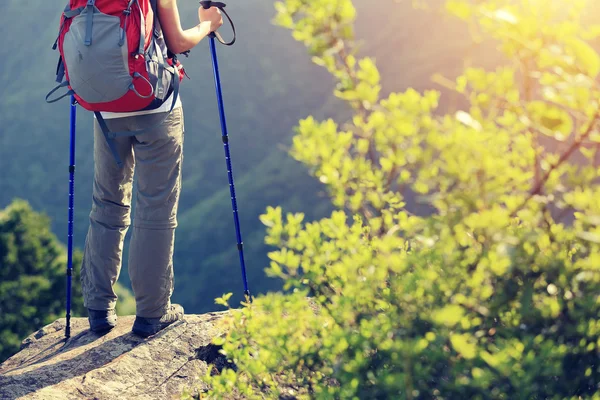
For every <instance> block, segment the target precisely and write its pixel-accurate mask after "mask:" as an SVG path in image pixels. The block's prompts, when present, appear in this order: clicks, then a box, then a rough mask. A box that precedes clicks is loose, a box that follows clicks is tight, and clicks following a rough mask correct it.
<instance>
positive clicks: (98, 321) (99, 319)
mask: <svg viewBox="0 0 600 400" xmlns="http://www.w3.org/2000/svg"><path fill="white" fill-rule="evenodd" d="M88 321H90V330H91V331H92V332H95V333H104V332H108V331H110V330H111V329H112V328H114V327H115V326H117V313H116V312H115V310H91V309H89V308H88Z"/></svg>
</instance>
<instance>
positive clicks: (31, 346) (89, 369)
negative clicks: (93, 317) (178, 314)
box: [0, 312, 226, 400]
mask: <svg viewBox="0 0 600 400" xmlns="http://www.w3.org/2000/svg"><path fill="white" fill-rule="evenodd" d="M225 314H226V312H224V313H209V314H204V315H186V316H185V321H182V322H179V323H176V324H173V325H172V326H170V327H168V328H166V329H164V330H163V331H161V332H159V333H158V334H156V335H154V336H152V337H150V338H148V339H143V338H140V337H138V336H136V335H134V334H133V333H131V326H132V325H133V320H134V318H135V317H133V316H128V317H119V321H118V325H117V327H116V328H115V329H113V330H112V331H111V332H109V333H108V334H105V335H97V334H94V333H92V332H90V331H89V330H88V328H89V326H88V322H87V319H86V318H74V319H72V320H71V333H72V336H71V338H70V339H69V340H68V341H66V342H65V338H64V334H65V332H64V329H65V319H64V318H62V319H59V320H57V321H55V322H54V323H52V324H50V325H48V326H46V327H44V328H42V329H40V330H39V331H37V332H35V333H34V334H32V335H30V336H29V337H28V338H27V339H25V340H24V341H23V345H22V350H21V351H20V352H19V353H17V354H15V355H14V356H12V357H11V358H9V359H8V360H6V361H5V362H4V363H2V364H1V365H0V399H1V400H8V399H17V398H19V399H44V400H52V399H61V400H63V399H97V400H105V399H106V400H108V399H110V400H113V399H161V400H163V399H171V398H180V397H181V393H182V392H183V391H184V390H186V389H192V388H194V389H193V390H192V393H194V391H196V393H197V391H198V390H200V391H202V390H205V389H206V387H205V385H204V384H203V383H202V382H201V381H199V380H198V377H200V376H202V375H204V374H205V373H206V370H207V368H209V367H210V368H213V366H214V367H215V368H217V369H221V368H222V367H223V366H224V365H226V360H225V359H224V358H223V357H222V356H221V355H220V353H219V352H218V348H216V347H215V346H214V345H212V344H211V340H212V339H213V338H214V337H216V336H219V335H221V334H222V333H223V330H222V329H223V328H222V327H221V326H220V325H219V324H218V322H219V321H220V320H221V319H222V318H223V316H224V315H225Z"/></svg>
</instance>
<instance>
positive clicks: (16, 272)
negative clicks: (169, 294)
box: [0, 200, 135, 361]
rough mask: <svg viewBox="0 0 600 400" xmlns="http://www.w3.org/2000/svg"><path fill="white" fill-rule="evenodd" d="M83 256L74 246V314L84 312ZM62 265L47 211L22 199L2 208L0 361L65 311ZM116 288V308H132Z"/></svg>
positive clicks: (124, 310)
mask: <svg viewBox="0 0 600 400" xmlns="http://www.w3.org/2000/svg"><path fill="white" fill-rule="evenodd" d="M81 260H82V257H81V252H80V251H75V252H74V254H73V278H72V279H73V289H72V290H73V291H72V297H71V298H72V315H73V316H87V313H86V311H85V308H84V307H83V297H82V293H81V285H80V284H79V276H80V275H79V272H80V266H81ZM66 268H67V251H66V249H65V247H64V246H63V245H62V244H61V243H60V242H59V240H58V239H57V238H56V236H54V234H53V233H52V232H51V231H50V221H49V219H48V217H47V216H46V215H43V214H40V213H37V212H35V211H34V210H32V209H31V207H30V206H29V204H28V203H27V202H26V201H24V200H15V201H13V202H12V203H11V204H10V205H9V206H8V207H7V208H6V209H4V210H0V361H3V360H5V359H6V358H8V357H10V356H11V355H12V354H14V353H15V352H16V351H18V350H19V346H20V344H21V341H22V340H23V339H24V338H25V337H26V336H27V335H29V334H30V333H32V332H34V331H35V330H36V329H39V328H41V327H42V326H44V325H46V324H48V323H51V322H53V321H54V320H56V319H57V318H60V317H64V313H65V294H66V290H67V289H66V287H67V282H66ZM116 290H117V293H118V295H119V297H120V301H121V304H120V305H119V308H118V312H119V313H120V314H123V313H131V312H133V310H134V309H135V304H132V301H133V299H132V296H131V294H130V293H129V292H128V291H127V289H125V288H123V287H121V286H120V285H119V286H118V287H117V288H116ZM133 303H134V302H133Z"/></svg>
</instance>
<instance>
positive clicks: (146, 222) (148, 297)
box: [81, 107, 184, 318]
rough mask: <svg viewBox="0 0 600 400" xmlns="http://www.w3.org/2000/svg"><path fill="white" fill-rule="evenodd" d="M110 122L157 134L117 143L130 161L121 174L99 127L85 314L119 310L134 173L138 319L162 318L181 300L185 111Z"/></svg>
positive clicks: (132, 250) (132, 265)
mask: <svg viewBox="0 0 600 400" xmlns="http://www.w3.org/2000/svg"><path fill="white" fill-rule="evenodd" d="M164 116H165V114H164V113H158V114H147V115H141V116H132V117H124V118H117V119H107V120H106V123H107V125H108V128H109V129H110V130H111V131H126V130H140V129H143V128H147V127H152V126H154V127H155V128H154V129H152V130H151V131H149V132H146V133H144V134H141V135H138V136H135V137H119V138H117V139H116V144H117V149H118V153H119V155H120V157H121V160H122V161H123V168H119V167H118V166H117V164H116V162H115V160H114V157H113V155H112V153H111V151H110V149H109V147H108V144H107V143H106V140H105V139H104V135H103V134H102V131H101V129H100V127H99V125H98V123H97V122H96V121H94V164H95V174H94V187H93V198H92V211H91V213H90V227H89V230H88V234H87V238H86V243H85V249H84V255H83V265H82V269H81V284H82V288H83V295H84V304H85V307H87V308H91V309H93V310H108V309H113V308H114V307H115V304H116V301H117V295H116V293H115V291H114V290H113V285H114V284H115V282H116V281H117V279H118V278H119V273H120V270H121V262H122V255H123V240H124V238H125V234H126V233H127V230H128V228H129V225H130V209H131V198H132V190H133V174H134V170H135V175H136V204H135V215H134V218H133V230H132V232H131V233H132V234H131V242H130V245H129V262H128V268H129V276H130V278H131V283H132V286H133V292H134V295H135V301H136V314H137V315H138V316H140V317H145V318H156V317H160V316H162V315H163V314H164V313H165V312H166V310H167V308H168V307H169V306H170V299H171V294H172V293H173V245H174V240H175V228H176V226H177V206H178V203H179V193H180V190H181V164H182V161H183V136H184V133H183V131H184V129H183V109H182V108H181V107H179V108H177V109H175V110H173V111H172V113H171V115H169V116H168V117H167V119H166V120H165V121H164V122H163V123H162V124H161V125H158V124H160V122H161V121H162V119H163V118H164Z"/></svg>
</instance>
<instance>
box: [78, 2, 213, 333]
mask: <svg viewBox="0 0 600 400" xmlns="http://www.w3.org/2000/svg"><path fill="white" fill-rule="evenodd" d="M157 1H158V5H157V16H158V21H159V29H161V28H162V33H163V35H164V39H165V41H166V45H167V47H168V49H169V51H170V52H171V53H173V54H177V53H183V52H186V51H188V50H190V49H191V48H193V47H194V46H196V45H197V44H198V43H199V42H200V41H201V40H202V39H203V38H205V37H206V36H207V35H209V34H210V33H211V32H214V31H216V30H217V29H218V28H219V27H220V26H221V25H222V24H223V20H222V18H221V13H220V11H219V9H218V8H215V7H211V8H209V9H203V8H202V7H200V8H199V9H198V16H199V24H198V25H196V26H195V27H193V28H191V29H187V30H183V29H182V27H181V22H180V17H179V11H178V8H177V1H176V0H157ZM96 3H99V1H96ZM139 3H143V1H139ZM94 18H95V17H94ZM155 28H156V27H155ZM138 30H139V28H138ZM169 91H170V95H168V94H167V96H166V98H165V99H164V101H160V102H156V101H155V103H154V104H153V105H152V107H149V108H151V109H148V107H147V108H146V109H144V110H143V111H138V112H110V113H109V112H102V113H101V118H98V117H97V118H96V119H95V121H94V183H93V198H92V209H91V213H90V226H89V230H88V234H87V238H86V243H85V249H84V256H83V264H82V270H81V283H82V289H83V295H84V304H85V307H86V308H87V309H88V315H89V323H90V329H91V330H92V331H94V332H106V331H108V330H110V329H112V328H113V327H115V325H116V322H117V316H116V313H115V304H116V301H117V295H116V293H115V292H114V290H113V285H114V284H115V282H116V281H117V279H118V277H119V273H120V269H121V263H122V255H123V240H124V238H125V234H126V232H127V230H128V228H129V225H130V209H131V199H132V191H133V190H132V189H133V177H134V170H135V176H136V184H137V186H136V204H135V215H134V218H133V227H132V234H131V242H130V246H129V262H128V265H129V276H130V278H131V283H132V287H133V292H134V295H135V300H136V318H135V322H134V325H133V329H132V330H133V332H134V333H136V334H138V335H140V336H143V337H148V336H150V335H153V334H155V333H157V332H159V331H160V330H161V329H163V328H165V327H166V326H168V325H169V324H171V323H173V322H176V321H178V320H181V319H183V314H184V311H183V308H182V307H181V306H180V305H177V304H172V303H171V302H170V298H171V295H172V293H173V247H174V238H175V228H176V226H177V206H178V202H179V194H180V190H181V166H182V160H183V138H184V120H183V108H182V104H181V101H180V100H179V98H178V96H176V93H174V91H173V87H171V88H170V89H169ZM75 93H77V90H75ZM136 93H137V92H136ZM173 96H175V100H174V97H173ZM99 120H100V121H103V123H105V124H106V127H107V128H108V129H109V130H110V131H111V132H127V131H136V130H141V129H147V127H152V129H151V130H148V132H145V133H143V134H140V135H136V136H120V137H116V138H114V140H113V142H112V144H110V142H109V141H108V140H106V136H105V132H103V129H102V126H101V125H100V123H99ZM111 146H112V147H113V148H111ZM115 152H116V154H115ZM115 156H116V157H117V158H118V159H120V164H117V163H115Z"/></svg>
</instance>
